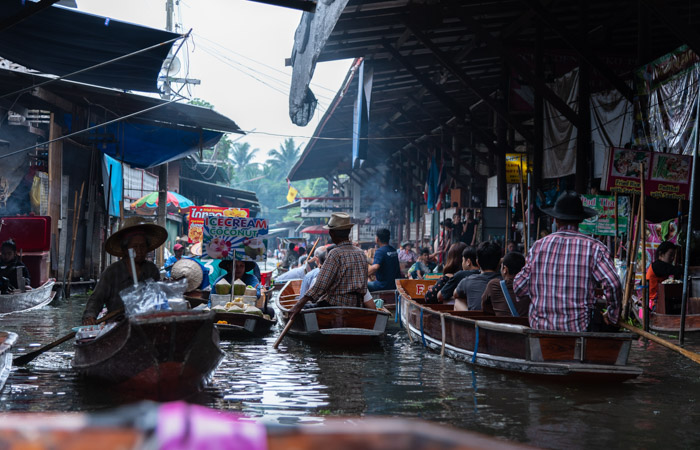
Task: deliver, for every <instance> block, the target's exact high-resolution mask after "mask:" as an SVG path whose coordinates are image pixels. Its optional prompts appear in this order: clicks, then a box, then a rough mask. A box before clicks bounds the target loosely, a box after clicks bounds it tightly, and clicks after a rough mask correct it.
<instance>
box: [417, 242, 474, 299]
mask: <svg viewBox="0 0 700 450" xmlns="http://www.w3.org/2000/svg"><path fill="white" fill-rule="evenodd" d="M466 247H467V244H465V243H464V242H457V243H456V244H452V245H451V246H450V249H449V250H448V251H447V258H446V259H445V266H444V267H443V268H442V276H441V277H440V278H439V279H438V280H437V281H436V282H435V284H434V285H432V286H431V287H429V288H428V290H427V291H426V292H425V302H426V303H431V304H432V303H440V300H439V299H438V294H439V293H440V291H441V290H442V288H444V287H445V285H447V283H448V282H449V281H450V279H451V278H452V277H453V276H455V274H456V273H457V272H459V271H460V269H461V268H462V252H464V249H465V248H466Z"/></svg>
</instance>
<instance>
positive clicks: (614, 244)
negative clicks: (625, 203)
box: [613, 192, 620, 261]
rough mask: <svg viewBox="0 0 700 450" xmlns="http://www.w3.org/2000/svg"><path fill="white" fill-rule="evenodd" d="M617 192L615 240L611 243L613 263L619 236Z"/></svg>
mask: <svg viewBox="0 0 700 450" xmlns="http://www.w3.org/2000/svg"><path fill="white" fill-rule="evenodd" d="M617 213H618V211H617V192H615V240H614V241H613V261H614V260H615V257H616V256H617V237H618V235H619V232H620V231H619V230H620V228H619V226H620V225H619V222H618V220H617Z"/></svg>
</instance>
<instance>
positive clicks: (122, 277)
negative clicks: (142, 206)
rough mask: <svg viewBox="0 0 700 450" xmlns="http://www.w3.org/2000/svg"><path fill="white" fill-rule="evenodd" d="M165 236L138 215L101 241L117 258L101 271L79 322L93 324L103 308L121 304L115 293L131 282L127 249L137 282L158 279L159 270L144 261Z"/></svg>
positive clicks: (159, 228) (160, 228) (114, 308)
mask: <svg viewBox="0 0 700 450" xmlns="http://www.w3.org/2000/svg"><path fill="white" fill-rule="evenodd" d="M167 238H168V232H167V231H166V230H165V228H163V227H161V226H160V225H156V224H154V223H151V222H148V221H147V220H146V219H145V218H143V217H140V216H133V217H128V218H127V219H126V220H124V222H123V224H122V226H121V228H120V229H119V230H118V231H117V232H115V233H113V234H112V235H111V236H110V237H109V239H107V242H106V243H105V250H106V251H107V253H109V254H110V255H114V256H117V257H119V258H121V259H120V260H119V261H117V262H115V263H112V264H111V265H110V266H109V267H107V268H106V269H105V271H104V272H102V275H101V276H100V279H99V281H98V282H97V285H96V286H95V290H94V291H93V293H92V295H91V296H90V298H89V299H88V301H87V304H86V305H85V312H84V313H83V325H94V324H95V319H96V318H97V315H98V314H99V313H100V311H102V308H103V307H105V306H106V307H107V312H114V311H117V310H119V309H121V308H123V307H124V302H122V299H121V297H120V296H119V293H120V292H121V291H122V290H124V289H125V288H127V287H129V286H130V285H132V284H133V277H132V272H131V265H130V262H129V254H128V249H130V248H131V249H134V264H135V266H136V276H137V279H138V281H146V280H149V279H152V280H155V281H158V280H160V270H158V266H156V265H155V264H153V263H152V262H151V261H147V260H146V256H147V255H148V253H150V252H152V251H153V250H155V249H157V248H158V247H160V246H161V245H163V243H164V242H165V240H166V239H167Z"/></svg>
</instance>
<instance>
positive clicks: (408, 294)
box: [396, 280, 642, 382]
mask: <svg viewBox="0 0 700 450" xmlns="http://www.w3.org/2000/svg"><path fill="white" fill-rule="evenodd" d="M432 284H434V281H432V280H397V281H396V285H397V288H398V291H399V294H400V298H399V303H398V304H397V307H396V311H397V315H398V316H399V317H400V320H401V324H402V326H403V327H404V328H405V329H406V332H407V333H409V336H410V337H411V338H412V339H414V340H417V341H418V342H420V343H422V344H423V345H424V346H425V347H428V348H430V349H431V350H434V351H437V352H440V353H441V354H446V355H448V356H450V357H452V358H455V359H459V360H463V361H467V362H469V363H471V364H474V365H477V366H484V367H491V368H495V369H500V370H506V371H513V372H520V373H524V374H529V375H543V376H551V377H562V378H564V377H566V378H569V379H578V380H582V381H586V382H601V381H624V380H628V379H631V378H635V377H637V376H639V375H640V374H641V373H642V371H641V369H639V368H638V367H633V366H629V365H628V364H627V358H628V356H629V352H630V348H631V345H632V339H633V335H631V334H629V333H575V332H563V331H544V330H535V329H532V328H530V327H529V324H528V319H527V318H526V317H503V316H487V315H485V314H484V313H483V312H482V311H454V307H453V305H442V304H425V303H423V299H424V296H425V290H427V288H428V287H429V286H430V285H432Z"/></svg>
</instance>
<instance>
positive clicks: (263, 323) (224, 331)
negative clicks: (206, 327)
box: [214, 312, 276, 339]
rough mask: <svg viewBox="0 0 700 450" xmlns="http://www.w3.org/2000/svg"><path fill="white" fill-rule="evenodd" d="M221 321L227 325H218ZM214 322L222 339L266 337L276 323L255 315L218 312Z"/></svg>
mask: <svg viewBox="0 0 700 450" xmlns="http://www.w3.org/2000/svg"><path fill="white" fill-rule="evenodd" d="M220 321H225V322H227V324H221V323H218V322H220ZM214 322H215V323H216V328H217V329H218V330H219V335H220V336H221V339H242V338H255V337H264V336H266V335H267V334H268V333H270V330H271V329H272V326H273V325H274V324H275V323H276V321H274V320H268V319H266V318H264V317H261V316H257V315H254V314H241V313H229V312H217V313H216V315H215V316H214Z"/></svg>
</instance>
